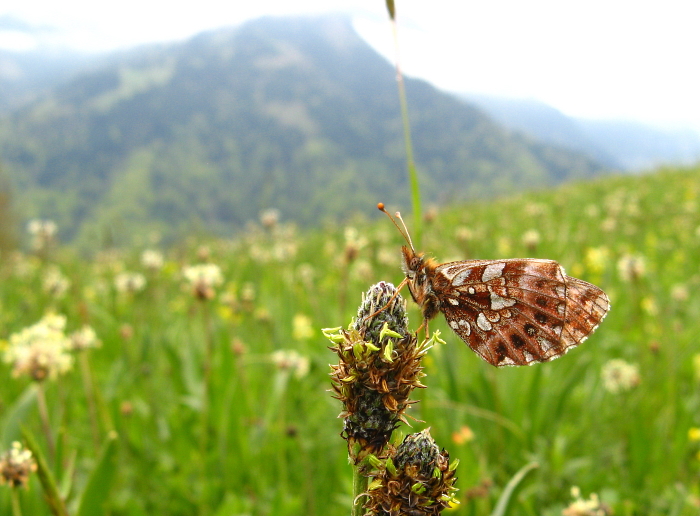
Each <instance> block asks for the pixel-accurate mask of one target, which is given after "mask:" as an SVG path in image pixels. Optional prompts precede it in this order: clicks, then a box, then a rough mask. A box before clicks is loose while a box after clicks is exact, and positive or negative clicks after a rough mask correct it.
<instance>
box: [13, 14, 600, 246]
mask: <svg viewBox="0 0 700 516" xmlns="http://www.w3.org/2000/svg"><path fill="white" fill-rule="evenodd" d="M406 89H407V94H408V102H409V111H410V114H411V124H412V135H413V141H414V151H415V155H416V159H417V165H418V169H419V171H420V181H421V193H422V196H423V200H424V202H426V203H431V202H449V201H452V200H458V199H466V198H475V197H486V196H494V195H498V194H501V193H506V192H510V191H513V190H518V189H525V188H534V187H542V186H548V185H552V184H556V183H560V182H562V181H566V180H569V179H572V178H583V177H590V176H593V175H595V174H598V173H600V172H601V170H602V169H601V166H600V165H599V164H598V163H596V162H595V161H594V160H592V159H590V158H588V157H586V156H583V155H582V154H579V153H575V152H571V151H569V150H563V149H561V148H559V147H556V146H552V145H548V144H542V143H539V142H536V141H534V140H533V139H532V138H529V137H525V136H522V135H518V134H511V132H510V131H508V130H506V129H504V128H502V127H501V126H500V125H498V124H496V123H495V122H493V121H492V119H491V118H490V117H488V116H487V115H485V114H484V113H483V112H482V111H481V110H479V109H476V108H475V107H473V106H471V105H468V104H465V103H464V102H462V101H460V100H459V99H457V98H455V97H453V96H451V95H448V94H446V93H443V92H440V91H438V90H436V89H435V88H434V87H432V86H431V85H429V84H428V83H426V82H423V81H419V80H413V79H407V80H406ZM402 131H403V130H402V125H401V118H400V108H399V103H398V96H397V90H396V80H395V72H394V69H393V67H392V66H391V65H390V64H389V63H388V62H386V61H385V60H384V59H383V58H382V57H381V56H379V55H378V54H377V53H376V52H375V51H374V50H372V49H371V47H369V46H368V45H367V44H366V43H365V42H364V41H363V40H362V39H361V38H360V37H359V36H358V35H357V34H356V33H355V32H354V30H353V29H352V25H351V23H350V21H349V20H348V19H346V18H337V17H319V18H264V19H260V20H256V21H253V22H249V23H247V24H244V25H242V26H240V27H238V28H234V29H227V30H218V31H212V32H207V33H204V34H201V35H199V36H197V37H194V38H192V39H191V40H189V41H186V42H184V43H178V44H170V45H156V46H147V47H141V48H138V49H135V50H133V51H129V52H123V53H118V54H113V55H110V56H107V57H105V58H104V61H103V63H102V64H101V66H97V65H96V64H95V63H93V64H92V66H91V68H90V70H89V72H86V73H83V74H81V75H79V76H76V77H75V78H73V79H72V80H70V81H68V82H66V83H64V84H63V85H61V86H60V87H56V88H53V89H52V90H51V92H50V94H47V95H45V96H43V97H42V98H41V99H39V100H37V101H35V102H32V103H30V104H27V105H25V106H23V107H22V108H21V109H18V110H15V111H14V112H13V113H11V114H10V115H9V116H7V117H5V119H4V120H2V122H1V123H0V156H1V157H2V158H3V159H4V161H5V164H6V170H7V173H8V174H9V175H10V176H11V178H12V179H13V181H14V185H15V191H16V192H17V198H18V202H17V205H18V206H20V207H21V208H22V210H23V213H24V215H25V216H27V217H30V216H41V217H50V218H53V219H55V220H56V221H57V222H58V224H59V226H60V227H62V228H64V230H63V234H62V235H61V236H62V237H63V238H75V237H79V238H81V239H83V241H96V240H95V239H97V238H104V235H106V234H109V235H110V238H115V237H116V238H117V239H119V238H122V237H125V236H130V235H134V234H146V233H150V232H151V231H153V230H157V231H160V232H163V233H166V234H169V235H171V236H173V235H180V236H182V234H183V233H184V232H185V231H192V230H206V231H211V232H216V233H225V232H228V233H230V232H231V231H233V230H234V229H235V228H236V227H240V226H241V225H243V224H245V223H246V222H247V221H249V220H251V219H253V218H257V214H258V213H259V212H260V211H261V210H263V209H265V208H269V207H275V208H277V209H279V210H280V212H281V214H282V216H283V217H284V218H287V219H293V220H296V221H298V222H300V223H313V222H317V221H318V220H319V218H325V217H328V216H330V217H332V218H335V219H338V218H340V217H343V216H346V215H348V214H350V213H353V212H356V211H358V210H359V211H368V210H370V209H371V208H370V207H371V206H373V205H374V204H375V203H376V202H377V201H379V200H382V201H384V202H387V203H389V204H391V205H396V206H402V207H404V208H408V207H409V186H408V182H407V179H406V172H405V168H406V165H405V153H404V144H403V132H402Z"/></svg>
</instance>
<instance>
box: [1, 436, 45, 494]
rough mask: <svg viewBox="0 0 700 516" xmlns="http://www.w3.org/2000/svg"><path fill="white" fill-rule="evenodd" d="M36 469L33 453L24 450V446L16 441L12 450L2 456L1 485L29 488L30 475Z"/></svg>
mask: <svg viewBox="0 0 700 516" xmlns="http://www.w3.org/2000/svg"><path fill="white" fill-rule="evenodd" d="M36 469H37V467H36V462H35V461H34V458H33V457H32V452H31V451H29V450H25V449H23V448H22V445H21V444H20V443H19V442H17V441H15V442H13V443H12V448H10V449H9V450H8V451H6V452H5V453H3V454H2V455H0V484H8V485H10V486H11V487H22V486H27V487H28V482H29V475H30V474H31V473H32V472H34V471H36Z"/></svg>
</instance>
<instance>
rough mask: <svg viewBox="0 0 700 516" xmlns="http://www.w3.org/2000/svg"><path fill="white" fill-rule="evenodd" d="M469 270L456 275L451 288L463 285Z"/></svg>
mask: <svg viewBox="0 0 700 516" xmlns="http://www.w3.org/2000/svg"><path fill="white" fill-rule="evenodd" d="M469 273H470V270H469V269H467V270H464V271H462V272H460V273H459V274H457V275H456V276H455V277H454V279H453V280H452V286H454V287H459V286H460V285H463V284H464V280H466V279H467V276H469Z"/></svg>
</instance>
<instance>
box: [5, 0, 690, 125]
mask: <svg viewBox="0 0 700 516" xmlns="http://www.w3.org/2000/svg"><path fill="white" fill-rule="evenodd" d="M396 5H397V12H398V20H399V35H400V41H401V48H400V52H401V60H402V63H403V69H404V71H405V72H406V73H407V74H408V75H412V76H418V77H422V78H424V79H426V80H428V81H430V82H431V83H433V84H435V85H436V86H438V87H440V88H442V89H446V90H450V91H456V92H474V93H487V94H493V95H501V96H508V97H516V98H532V99H537V100H541V101H543V102H546V103H548V104H550V105H552V106H554V107H556V108H558V109H560V110H561V111H563V112H564V113H566V114H569V115H576V116H583V117H589V118H626V119H634V120H641V121H652V122H657V123H665V124H682V125H687V126H692V127H694V128H695V129H697V130H700V101H699V100H698V92H700V72H699V71H698V68H699V67H698V64H699V61H700V30H699V29H698V20H700V2H697V1H694V0H664V1H663V2H661V1H656V2H650V1H644V0H587V1H586V2H582V1H576V2H573V1H567V0H530V1H527V2H525V1H523V0H480V1H478V2H477V1H469V0H433V1H432V2H426V1H425V0H396ZM329 11H330V12H348V13H351V14H352V15H353V20H354V23H355V27H356V29H357V30H358V32H359V33H360V34H361V35H362V36H363V37H364V38H365V39H366V40H367V41H368V42H369V43H370V44H371V45H372V46H374V47H375V48H376V49H377V50H378V51H379V52H381V53H382V54H384V55H385V56H387V57H388V58H390V59H391V60H392V61H393V59H394V55H395V50H394V46H393V41H392V33H391V29H390V26H389V24H388V21H387V15H386V9H385V4H384V0H354V1H350V0H268V1H254V2H251V1H249V0H233V1H229V2H220V1H213V0H199V1H197V2H195V3H182V4H179V3H175V2H172V1H169V2H166V1H164V0H120V1H119V2H111V3H106V2H95V1H94V0H61V1H59V2H57V1H56V0H3V2H1V3H0V17H2V15H4V14H11V15H13V16H15V17H17V18H20V19H23V20H26V21H28V22H30V23H32V24H35V25H41V26H44V27H46V29H47V31H46V33H45V34H46V37H47V38H53V39H54V40H56V41H62V42H65V43H66V44H68V45H70V46H72V47H74V48H79V49H87V50H92V51H98V50H106V49H113V48H123V47H128V46H132V45H135V44H139V43H144V42H150V41H169V40H177V39H183V38H186V37H188V36H191V35H193V34H196V33H198V32H200V31H203V30H207V29H211V28H216V27H221V26H227V25H237V24H240V23H242V22H244V21H245V20H249V19H252V18H257V17H260V16H263V15H269V14H271V15H289V14H307V13H323V12H329ZM49 29H50V30H49ZM32 44H33V42H32V40H31V39H30V38H28V37H27V36H26V35H25V34H22V33H18V32H9V31H5V32H0V46H5V47H10V46H13V47H15V48H30V47H31V45H32Z"/></svg>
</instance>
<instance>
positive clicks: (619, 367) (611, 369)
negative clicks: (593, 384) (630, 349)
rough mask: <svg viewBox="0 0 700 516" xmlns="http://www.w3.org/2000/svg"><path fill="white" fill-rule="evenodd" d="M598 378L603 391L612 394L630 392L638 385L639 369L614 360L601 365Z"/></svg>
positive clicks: (622, 361)
mask: <svg viewBox="0 0 700 516" xmlns="http://www.w3.org/2000/svg"><path fill="white" fill-rule="evenodd" d="M600 376H601V378H602V379H603V386H604V387H605V390H607V391H608V392H611V393H613V394H618V393H620V392H625V391H629V390H631V389H632V388H633V387H636V386H637V385H639V382H640V381H641V378H640V376H639V367H638V366H637V365H636V364H630V363H627V362H625V361H624V360H622V359H621V358H614V359H612V360H609V361H608V362H607V363H605V364H604V365H603V368H602V369H601V372H600Z"/></svg>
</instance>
